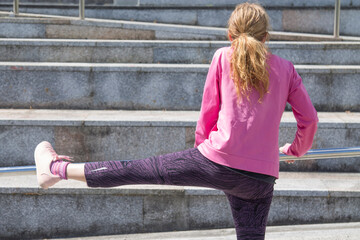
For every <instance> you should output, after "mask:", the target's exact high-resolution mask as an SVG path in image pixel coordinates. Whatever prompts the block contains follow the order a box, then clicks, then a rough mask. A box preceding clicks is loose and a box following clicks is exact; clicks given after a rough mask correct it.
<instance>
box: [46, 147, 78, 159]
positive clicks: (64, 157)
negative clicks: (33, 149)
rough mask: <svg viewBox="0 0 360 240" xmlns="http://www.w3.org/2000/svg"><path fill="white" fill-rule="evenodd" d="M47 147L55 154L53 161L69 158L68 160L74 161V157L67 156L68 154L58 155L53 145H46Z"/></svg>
mask: <svg viewBox="0 0 360 240" xmlns="http://www.w3.org/2000/svg"><path fill="white" fill-rule="evenodd" d="M46 148H47V149H48V150H49V151H50V152H51V154H52V155H53V159H52V161H57V160H67V161H72V162H73V161H74V160H73V159H72V157H69V156H66V155H57V153H56V152H55V151H54V149H53V148H52V147H51V146H46Z"/></svg>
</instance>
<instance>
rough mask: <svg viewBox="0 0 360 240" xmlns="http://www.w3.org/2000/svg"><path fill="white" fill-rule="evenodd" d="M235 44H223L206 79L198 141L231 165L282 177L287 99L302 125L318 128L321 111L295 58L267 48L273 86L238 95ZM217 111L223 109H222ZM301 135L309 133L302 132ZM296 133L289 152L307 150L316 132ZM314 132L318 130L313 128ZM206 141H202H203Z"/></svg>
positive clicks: (204, 151) (211, 156)
mask: <svg viewBox="0 0 360 240" xmlns="http://www.w3.org/2000/svg"><path fill="white" fill-rule="evenodd" d="M232 54H233V50H232V48H231V47H225V48H221V49H219V50H218V51H217V52H216V53H215V55H214V58H213V61H212V64H211V66H210V69H209V74H208V77H207V80H206V83H205V88H204V97H203V101H202V108H201V114H200V118H199V121H198V125H197V129H196V144H195V145H196V146H198V148H199V150H200V152H201V153H202V154H203V155H205V156H206V157H207V158H209V159H211V160H213V161H215V162H217V163H219V164H223V165H226V166H229V167H232V168H237V169H241V170H246V171H250V172H256V173H262V174H266V175H271V176H274V177H278V171H279V152H278V145H279V143H278V135H279V125H280V120H281V116H282V113H283V112H284V109H285V106H286V102H287V101H289V103H290V104H291V105H292V107H293V109H294V110H295V111H294V114H295V116H296V118H297V120H298V122H299V124H300V125H301V126H302V127H305V128H304V129H305V130H306V131H307V133H306V135H308V132H313V133H315V131H316V125H317V124H316V123H317V114H316V111H315V109H314V107H313V106H312V104H311V101H310V98H309V96H308V94H307V92H306V90H305V88H304V86H303V84H302V80H301V78H300V76H299V75H298V74H297V72H296V71H295V69H294V66H293V64H292V63H291V62H289V61H287V60H285V59H282V58H280V57H278V56H276V55H272V54H270V53H269V54H268V60H267V66H268V67H267V69H268V73H269V86H268V91H267V93H266V94H264V96H263V98H262V99H261V100H259V99H260V94H259V92H258V91H256V90H255V89H254V88H253V89H252V90H251V91H249V93H248V96H243V97H239V95H238V92H237V90H236V88H235V86H234V83H233V79H232V75H231V55H232ZM217 113H218V114H217ZM299 134H300V135H302V134H304V133H299ZM300 135H299V136H298V137H297V138H296V139H297V140H296V141H297V142H299V143H300V142H301V144H297V145H293V146H292V149H291V151H292V152H289V154H291V153H292V155H302V154H303V153H305V152H306V151H307V150H308V149H309V148H310V147H311V144H312V138H307V139H303V138H301V136H300ZM310 135H313V134H310ZM201 143H203V144H201Z"/></svg>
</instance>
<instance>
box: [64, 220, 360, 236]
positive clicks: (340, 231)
mask: <svg viewBox="0 0 360 240" xmlns="http://www.w3.org/2000/svg"><path fill="white" fill-rule="evenodd" d="M359 235H360V223H359V222H354V223H328V224H306V225H291V226H269V227H267V228H266V234H265V238H266V240H339V239H346V240H358V238H359ZM59 239H62V238H59ZM108 239H111V240H144V239H146V240H160V239H161V240H234V239H236V234H235V229H233V228H225V229H216V230H190V231H173V232H159V233H137V234H121V235H105V236H96V237H76V238H63V240H108Z"/></svg>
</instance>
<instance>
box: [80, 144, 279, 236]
mask: <svg viewBox="0 0 360 240" xmlns="http://www.w3.org/2000/svg"><path fill="white" fill-rule="evenodd" d="M85 177H86V181H87V184H88V186H89V187H115V186H120V185H130V184H162V185H177V186H199V187H209V188H215V189H219V190H222V191H224V193H225V194H226V196H227V198H228V200H229V203H230V207H231V211H232V214H233V219H234V223H235V228H236V234H237V239H242V240H245V239H246V240H250V239H251V240H258V239H259V240H260V239H261V240H263V239H264V237H265V228H266V222H267V216H268V213H269V209H270V204H271V200H272V195H273V184H271V183H266V182H262V181H259V180H256V179H252V178H249V177H247V176H243V175H241V174H239V173H237V172H234V171H232V170H230V169H228V168H225V167H223V166H222V165H219V164H217V163H215V162H212V161H210V160H209V159H207V158H206V157H204V156H203V155H202V154H201V153H200V152H199V150H197V149H196V148H193V149H188V150H185V151H182V152H177V153H170V154H166V155H162V156H157V157H150V158H146V159H141V160H133V161H106V162H92V163H86V164H85Z"/></svg>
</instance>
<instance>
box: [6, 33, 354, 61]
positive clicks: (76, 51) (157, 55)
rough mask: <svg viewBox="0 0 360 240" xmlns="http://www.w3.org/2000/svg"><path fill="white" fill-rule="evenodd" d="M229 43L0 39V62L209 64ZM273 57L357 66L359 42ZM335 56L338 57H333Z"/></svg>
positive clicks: (280, 51) (282, 50)
mask: <svg viewBox="0 0 360 240" xmlns="http://www.w3.org/2000/svg"><path fill="white" fill-rule="evenodd" d="M229 45H230V43H229V42H228V41H165V40H146V41H140V40H80V39H76V40H75V39H74V40H72V39H19V38H15V39H8V38H3V39H0V61H15V62H16V61H17V62H91V63H184V64H190V63H196V64H197V63H209V61H211V59H212V56H213V54H214V52H215V51H216V49H218V48H221V47H224V46H229ZM268 46H269V48H270V50H271V52H272V53H273V54H277V55H279V56H281V57H283V58H285V59H288V60H290V61H292V62H293V63H294V64H313V65H316V64H321V65H324V64H340V65H360V42H274V41H271V42H269V43H268ZM334 56H338V57H336V58H335V57H334Z"/></svg>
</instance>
